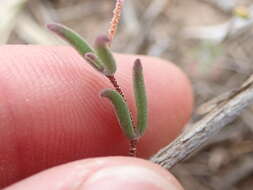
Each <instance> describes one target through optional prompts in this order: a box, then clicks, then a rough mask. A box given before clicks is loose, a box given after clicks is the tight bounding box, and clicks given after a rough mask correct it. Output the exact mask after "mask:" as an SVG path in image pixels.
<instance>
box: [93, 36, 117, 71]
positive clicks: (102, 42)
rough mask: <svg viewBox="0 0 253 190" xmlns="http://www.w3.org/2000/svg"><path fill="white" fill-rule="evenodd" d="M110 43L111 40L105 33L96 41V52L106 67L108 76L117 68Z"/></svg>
mask: <svg viewBox="0 0 253 190" xmlns="http://www.w3.org/2000/svg"><path fill="white" fill-rule="evenodd" d="M109 43H110V40H109V38H108V37H107V36H105V35H103V36H99V37H97V39H96V42H95V49H96V54H97V56H98V57H99V59H100V60H101V61H102V63H103V66H104V68H105V70H104V74H105V75H106V76H112V75H114V73H115V72H116V69H117V67H116V62H115V59H114V57H113V55H112V52H111V50H110V49H109V47H108V44H109Z"/></svg>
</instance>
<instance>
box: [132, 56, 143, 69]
mask: <svg viewBox="0 0 253 190" xmlns="http://www.w3.org/2000/svg"><path fill="white" fill-rule="evenodd" d="M134 70H142V64H141V60H140V59H139V58H138V59H136V60H135V62H134Z"/></svg>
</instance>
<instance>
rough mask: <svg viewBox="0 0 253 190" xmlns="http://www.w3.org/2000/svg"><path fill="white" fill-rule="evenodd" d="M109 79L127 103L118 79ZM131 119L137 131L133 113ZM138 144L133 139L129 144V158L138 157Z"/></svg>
mask: <svg viewBox="0 0 253 190" xmlns="http://www.w3.org/2000/svg"><path fill="white" fill-rule="evenodd" d="M107 78H108V79H109V80H110V82H111V83H112V85H113V87H114V88H115V90H117V92H118V93H119V94H120V95H121V96H122V97H123V99H124V101H125V102H127V101H126V97H125V94H124V92H123V91H122V89H121V88H120V86H119V84H118V82H117V80H116V78H115V77H114V76H107ZM130 117H131V121H132V124H133V128H134V130H135V131H136V126H135V124H134V121H133V118H132V113H131V112H130ZM137 143H138V140H137V139H132V140H130V142H129V156H133V157H136V152H137Z"/></svg>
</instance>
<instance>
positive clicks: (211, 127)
mask: <svg viewBox="0 0 253 190" xmlns="http://www.w3.org/2000/svg"><path fill="white" fill-rule="evenodd" d="M251 103H253V75H252V76H251V77H250V78H249V79H248V80H247V81H246V82H245V83H244V84H243V85H242V87H241V88H239V89H238V90H236V91H233V92H231V93H230V95H229V96H227V98H226V99H224V100H223V101H220V102H219V104H218V105H217V106H216V108H214V109H213V110H212V111H211V112H210V113H209V114H208V115H207V116H206V117H204V118H203V119H202V120H200V121H198V122H197V123H195V124H193V125H192V126H191V128H190V129H189V130H187V131H185V132H184V133H183V134H182V135H180V136H179V137H178V138H177V139H176V140H175V141H174V142H172V143H171V144H170V145H168V146H166V147H164V148H163V149H161V150H160V151H159V152H158V153H157V154H156V155H154V156H153V157H152V158H151V161H153V162H155V163H157V164H159V165H161V166H163V167H165V168H167V169H169V168H171V167H173V166H174V165H175V164H177V163H178V162H179V161H181V160H183V159H185V158H186V157H188V156H189V155H190V154H191V153H193V152H194V151H196V150H197V149H199V148H200V147H201V146H202V145H203V144H205V143H206V142H207V141H208V140H209V139H210V138H211V137H213V136H214V135H215V134H217V133H218V132H219V131H220V130H221V129H222V128H223V127H224V126H226V125H227V124H228V123H230V122H231V121H233V120H234V119H235V118H236V117H237V116H238V115H239V114H240V113H241V111H242V110H243V109H244V108H245V107H246V106H248V105H250V104H251Z"/></svg>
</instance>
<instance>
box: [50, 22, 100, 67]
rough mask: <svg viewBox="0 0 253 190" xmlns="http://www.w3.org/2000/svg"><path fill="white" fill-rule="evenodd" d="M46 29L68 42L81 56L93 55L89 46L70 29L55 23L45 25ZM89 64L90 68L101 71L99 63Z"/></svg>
mask: <svg viewBox="0 0 253 190" xmlns="http://www.w3.org/2000/svg"><path fill="white" fill-rule="evenodd" d="M47 28H48V29H49V30H50V31H52V32H54V33H56V34H57V35H59V36H60V37H62V38H63V39H65V40H66V41H67V42H69V43H70V44H71V45H72V46H73V47H74V48H75V49H76V50H77V51H78V52H79V54H80V55H81V56H84V55H85V54H87V53H95V51H94V50H93V49H92V48H91V47H90V45H89V44H88V43H87V42H86V41H85V40H84V39H83V38H82V37H81V36H80V35H79V34H77V33H76V32H74V31H73V30H71V29H70V28H68V27H66V26H64V25H61V24H57V23H55V24H47ZM89 63H91V62H89ZM91 64H93V65H92V66H93V67H94V68H96V69H97V70H99V71H101V70H103V65H102V64H101V63H100V62H98V61H96V62H92V63H91Z"/></svg>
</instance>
